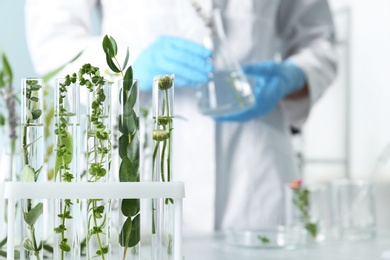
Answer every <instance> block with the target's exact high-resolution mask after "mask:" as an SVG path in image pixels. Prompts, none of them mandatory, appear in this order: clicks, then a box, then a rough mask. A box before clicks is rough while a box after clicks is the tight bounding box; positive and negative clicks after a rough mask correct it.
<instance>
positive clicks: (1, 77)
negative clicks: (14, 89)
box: [0, 70, 5, 88]
mask: <svg viewBox="0 0 390 260" xmlns="http://www.w3.org/2000/svg"><path fill="white" fill-rule="evenodd" d="M4 86H5V82H4V72H3V71H2V70H0V88H2V87H4Z"/></svg>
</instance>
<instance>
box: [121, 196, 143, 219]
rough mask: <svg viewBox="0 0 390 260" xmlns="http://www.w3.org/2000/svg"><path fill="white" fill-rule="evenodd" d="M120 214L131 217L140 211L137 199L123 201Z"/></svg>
mask: <svg viewBox="0 0 390 260" xmlns="http://www.w3.org/2000/svg"><path fill="white" fill-rule="evenodd" d="M121 210H122V214H123V215H125V216H126V217H133V216H135V215H137V214H138V213H139V211H140V203H139V199H123V200H122V205H121Z"/></svg>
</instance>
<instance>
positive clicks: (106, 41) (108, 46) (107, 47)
mask: <svg viewBox="0 0 390 260" xmlns="http://www.w3.org/2000/svg"><path fill="white" fill-rule="evenodd" d="M102 44H103V50H104V52H105V53H106V55H107V56H108V57H110V58H112V57H115V54H114V53H115V52H114V47H113V46H112V42H111V40H110V38H108V35H105V36H104V38H103V43H102Z"/></svg>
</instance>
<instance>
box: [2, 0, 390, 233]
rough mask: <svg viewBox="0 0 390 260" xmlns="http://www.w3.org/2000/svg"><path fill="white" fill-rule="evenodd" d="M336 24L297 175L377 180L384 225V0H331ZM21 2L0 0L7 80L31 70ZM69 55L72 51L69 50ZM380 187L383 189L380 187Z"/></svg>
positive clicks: (389, 172)
mask: <svg viewBox="0 0 390 260" xmlns="http://www.w3.org/2000/svg"><path fill="white" fill-rule="evenodd" d="M329 2H330V4H331V8H332V12H333V15H334V22H335V26H336V31H337V50H338V54H339V56H338V59H339V72H338V77H337V80H336V81H335V82H334V84H333V85H332V87H331V88H330V89H329V90H328V91H327V92H326V93H325V96H324V98H322V99H321V100H320V101H319V102H318V104H316V106H315V107H314V109H313V110H312V112H311V115H310V117H309V119H308V121H307V123H306V124H305V126H304V127H303V128H302V129H299V131H298V133H296V134H294V137H293V140H294V146H295V149H296V152H297V156H298V157H299V158H300V163H301V167H302V172H303V176H304V180H305V181H306V183H308V184H313V185H314V184H317V183H325V182H328V181H329V180H332V179H335V178H343V177H350V178H370V176H373V175H374V174H375V180H376V181H377V182H378V183H379V184H378V187H379V188H378V190H377V193H378V194H379V196H377V198H378V199H377V200H378V202H377V205H378V207H377V211H378V220H377V224H378V226H379V227H387V228H390V221H389V219H390V218H389V216H390V213H389V212H388V211H389V210H387V211H386V208H388V207H385V205H386V204H385V203H384V201H385V199H386V198H388V197H389V196H390V191H387V190H390V189H389V188H390V185H389V183H390V158H389V157H390V156H389V154H390V153H389V152H387V153H386V151H387V149H389V148H388V146H389V145H390V120H388V118H390V102H389V101H390V80H389V77H388V76H389V68H390V48H389V46H390V26H389V25H390V1H388V0H371V1H367V0H330V1H329ZM24 22H25V21H24V1H22V0H19V1H13V0H0V28H1V29H0V32H1V33H0V49H1V50H4V51H5V52H6V54H7V56H8V58H9V61H10V63H11V66H12V67H13V70H14V77H15V81H14V82H20V79H21V78H22V77H26V76H37V75H36V72H34V69H33V66H32V63H31V60H30V58H29V53H28V50H27V45H26V36H25V29H24ZM70 58H71V57H70ZM386 187H387V188H386Z"/></svg>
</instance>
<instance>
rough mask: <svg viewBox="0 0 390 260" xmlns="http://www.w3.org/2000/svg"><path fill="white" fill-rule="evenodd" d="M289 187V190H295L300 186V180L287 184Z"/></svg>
mask: <svg viewBox="0 0 390 260" xmlns="http://www.w3.org/2000/svg"><path fill="white" fill-rule="evenodd" d="M289 186H290V188H291V189H293V190H296V189H298V188H300V187H301V186H302V180H301V179H298V180H294V181H292V182H290V183H289Z"/></svg>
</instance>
